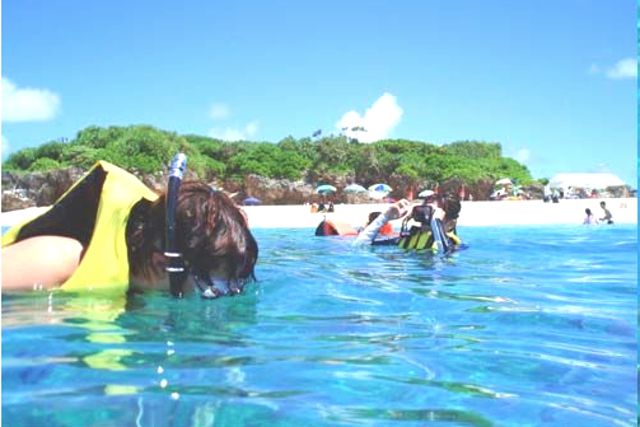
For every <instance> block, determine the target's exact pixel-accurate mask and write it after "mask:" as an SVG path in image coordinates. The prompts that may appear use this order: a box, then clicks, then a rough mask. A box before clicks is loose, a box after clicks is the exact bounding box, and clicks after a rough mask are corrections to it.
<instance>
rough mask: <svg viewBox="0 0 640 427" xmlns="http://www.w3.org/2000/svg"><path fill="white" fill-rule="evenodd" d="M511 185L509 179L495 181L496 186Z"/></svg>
mask: <svg viewBox="0 0 640 427" xmlns="http://www.w3.org/2000/svg"><path fill="white" fill-rule="evenodd" d="M511 184H513V183H512V182H511V180H510V179H509V178H502V179H499V180H497V181H496V185H511Z"/></svg>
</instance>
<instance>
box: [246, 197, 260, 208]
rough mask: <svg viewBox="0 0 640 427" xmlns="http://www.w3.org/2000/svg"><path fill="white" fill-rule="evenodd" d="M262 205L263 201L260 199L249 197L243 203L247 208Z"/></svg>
mask: <svg viewBox="0 0 640 427" xmlns="http://www.w3.org/2000/svg"><path fill="white" fill-rule="evenodd" d="M260 203H262V200H260V199H258V198H257V197H247V198H246V199H244V200H243V201H242V204H243V205H245V206H255V205H259V204H260Z"/></svg>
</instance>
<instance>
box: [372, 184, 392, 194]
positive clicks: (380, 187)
mask: <svg viewBox="0 0 640 427" xmlns="http://www.w3.org/2000/svg"><path fill="white" fill-rule="evenodd" d="M391 190H393V188H391V187H389V186H388V185H387V184H382V183H380V184H373V185H371V186H369V191H370V192H372V191H375V192H378V193H389V192H391Z"/></svg>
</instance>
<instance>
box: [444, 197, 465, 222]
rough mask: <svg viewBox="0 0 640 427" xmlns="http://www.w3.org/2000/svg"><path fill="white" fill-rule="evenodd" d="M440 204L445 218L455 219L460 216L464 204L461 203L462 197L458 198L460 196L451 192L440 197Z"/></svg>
mask: <svg viewBox="0 0 640 427" xmlns="http://www.w3.org/2000/svg"><path fill="white" fill-rule="evenodd" d="M440 205H441V206H442V210H443V211H444V214H445V215H444V219H445V220H455V219H458V216H460V210H461V209H462V206H461V205H460V199H458V197H456V196H452V195H450V194H448V195H444V196H442V197H441V199H440Z"/></svg>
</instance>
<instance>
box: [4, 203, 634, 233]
mask: <svg viewBox="0 0 640 427" xmlns="http://www.w3.org/2000/svg"><path fill="white" fill-rule="evenodd" d="M601 201H605V202H606V203H607V208H608V209H609V210H610V211H611V214H612V215H613V220H614V222H615V223H616V224H637V221H638V199H632V198H629V199H567V200H560V203H544V202H542V200H520V201H502V202H493V201H487V202H463V203H462V210H461V212H460V218H459V220H458V225H459V226H500V225H554V224H558V225H560V224H565V225H567V224H576V225H579V224H582V220H583V219H584V216H585V215H584V210H585V208H590V209H591V211H592V212H593V213H594V214H595V216H596V217H600V216H601V215H602V209H600V205H599V204H600V202H601ZM387 206H388V204H359V205H346V204H340V205H336V206H335V212H333V213H328V214H325V213H311V212H310V207H309V206H308V205H284V206H244V207H243V209H244V210H245V211H246V212H247V215H248V217H249V224H250V226H251V227H252V228H312V227H316V226H317V225H318V224H319V223H320V221H322V219H323V218H324V217H325V216H326V218H327V219H332V220H336V221H342V222H346V223H348V224H351V225H352V226H361V225H364V223H365V222H366V218H367V216H368V214H369V212H373V211H383V210H384V209H386V207H387ZM43 209H46V208H29V209H23V210H18V211H11V212H3V213H2V214H0V224H1V225H2V226H3V227H6V226H10V225H12V224H15V223H16V222H19V221H21V220H22V219H23V218H24V219H27V218H29V217H33V216H35V215H37V214H38V213H39V212H42V211H43ZM394 223H395V224H394V226H397V227H399V226H400V221H398V220H396V221H394Z"/></svg>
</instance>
